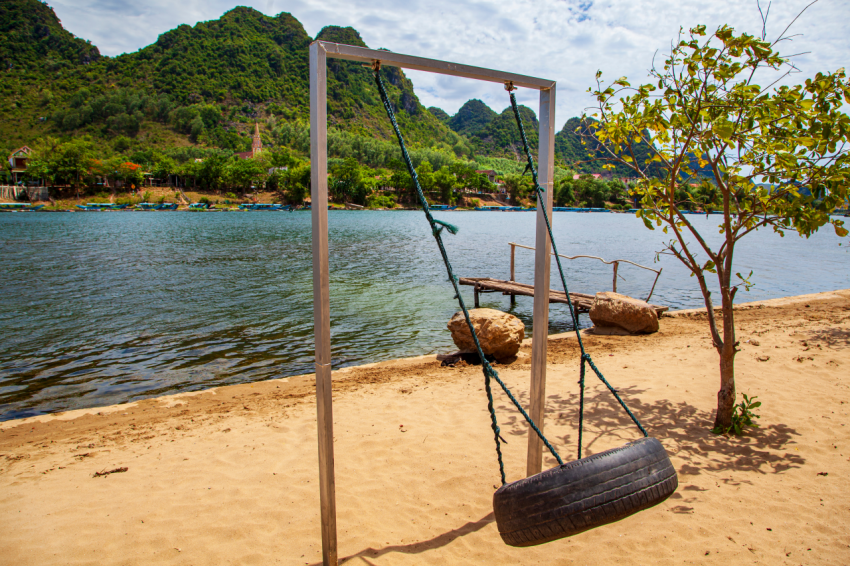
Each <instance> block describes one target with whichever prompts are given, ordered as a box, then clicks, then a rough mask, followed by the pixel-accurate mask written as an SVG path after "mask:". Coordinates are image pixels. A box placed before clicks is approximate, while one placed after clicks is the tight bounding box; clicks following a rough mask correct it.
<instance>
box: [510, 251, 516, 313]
mask: <svg viewBox="0 0 850 566" xmlns="http://www.w3.org/2000/svg"><path fill="white" fill-rule="evenodd" d="M515 257H516V245H515V244H514V243H513V242H511V281H516V272H515V270H514V258H515ZM515 304H516V295H511V306H514V305H515Z"/></svg>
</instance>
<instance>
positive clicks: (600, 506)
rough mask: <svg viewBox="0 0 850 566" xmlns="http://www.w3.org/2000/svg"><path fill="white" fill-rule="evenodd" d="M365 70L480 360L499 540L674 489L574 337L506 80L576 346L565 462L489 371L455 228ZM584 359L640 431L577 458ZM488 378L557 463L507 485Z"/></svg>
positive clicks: (644, 502)
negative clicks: (434, 208) (437, 213)
mask: <svg viewBox="0 0 850 566" xmlns="http://www.w3.org/2000/svg"><path fill="white" fill-rule="evenodd" d="M373 69H374V71H375V83H376V84H377V86H378V92H379V93H380V95H381V101H382V102H383V104H384V108H385V109H386V112H387V116H388V117H389V119H390V122H391V123H392V126H393V130H394V131H395V134H396V137H397V138H398V142H399V146H400V148H401V154H402V157H403V158H404V162H405V164H406V165H407V169H408V172H409V173H410V176H411V178H412V179H413V185H414V187H415V188H416V192H417V195H418V197H419V200H420V203H421V204H422V210H423V211H424V212H425V217H426V219H427V220H428V223H429V224H430V226H431V232H432V234H433V235H434V239H435V240H436V241H437V247H438V248H439V250H440V255H441V256H442V258H443V263H444V264H445V266H446V271H447V273H448V276H449V281H451V283H452V286H453V287H454V290H455V298H456V299H457V301H458V304H459V306H460V308H461V310H462V311H463V315H464V317H465V319H466V323H467V325H468V327H469V330H470V333H471V334H472V339H473V341H474V343H475V348H476V350H477V351H478V355H479V357H480V359H481V367H482V371H483V373H484V389H485V391H486V393H487V408H488V410H489V412H490V422H491V425H490V426H491V428H492V429H493V435H494V439H495V441H496V456H497V459H498V461H499V473H500V475H501V479H502V487H500V488H499V489H498V490H496V492H495V493H494V494H493V511H494V514H495V517H496V524H497V526H498V529H499V534H500V535H501V537H502V540H503V541H504V542H505V543H506V544H508V545H511V546H519V547H524V546H534V545H537V544H542V543H546V542H551V541H553V540H557V539H559V538H564V537H568V536H572V535H575V534H578V533H581V532H583V531H586V530H589V529H592V528H594V527H599V526H601V525H604V524H607V523H612V522H614V521H618V520H620V519H623V518H625V517H628V516H629V515H632V514H634V513H637V512H638V511H642V510H644V509H647V508H649V507H652V506H653V505H657V504H658V503H661V502H662V501H664V500H665V499H667V497H669V496H670V495H671V494H672V493H673V492H674V491H676V488H677V486H678V478H677V477H676V470H675V469H674V468H673V465H672V464H671V462H670V458H669V457H668V456H667V452H666V451H665V450H664V447H663V446H662V445H661V443H660V442H659V441H658V440H657V439H655V438H650V437H649V435H648V433H647V432H646V429H644V428H643V426H642V425H641V424H640V422H639V421H638V419H637V418H636V417H635V416H634V415H633V414H632V412H631V411H630V410H629V408H628V407H627V406H626V404H625V402H623V400H622V399H621V398H620V396H619V395H618V394H617V391H616V390H615V389H614V388H613V387H612V386H611V384H609V383H608V381H607V380H606V379H605V377H603V375H602V373H601V372H600V371H599V369H597V367H596V365H595V364H594V363H593V360H592V359H591V357H590V355H589V354H587V353H586V352H585V350H584V344H583V343H582V340H581V333H580V332H579V327H578V317H577V315H576V312H575V308H574V307H573V304H572V301H571V300H570V294H569V292H568V290H567V284H566V278H565V277H564V271H563V269H562V267H561V261H560V258H559V256H558V250H557V248H556V247H555V241H554V238H553V237H552V226H551V223H550V222H549V216H548V214H547V212H546V205H545V199H544V198H543V188H542V187H540V185H539V184H538V181H537V171H536V169H535V168H534V161H533V159H532V157H531V152H530V150H529V147H528V140H527V138H526V135H525V129H524V128H523V125H522V118H521V117H520V115H519V110H518V109H517V103H516V97H515V96H514V94H513V90H514V87H513V85H512V84H510V83H507V84H506V85H505V88H506V89H507V90H508V91H509V93H510V99H511V106H512V108H513V111H514V115H515V117H516V120H517V126H518V128H519V131H520V135H521V137H522V143H523V148H524V150H525V154H526V157H527V159H528V165H527V166H526V172H528V171H530V172H531V176H532V180H533V184H534V190H535V193H536V195H537V206H540V207H543V208H542V211H543V215H544V218H545V219H546V227H547V229H548V231H549V239H550V241H551V242H552V248H553V252H554V254H555V259H556V263H557V265H558V272H559V273H560V276H561V283H562V285H563V288H564V294H565V296H566V297H567V299H568V303H567V304H568V306H569V309H570V315H571V317H572V320H573V326H574V328H575V332H576V337H577V339H578V344H579V347H580V349H581V365H580V376H581V377H580V380H579V392H580V404H579V429H578V459H577V460H575V461H573V462H569V463H566V464H565V463H564V462H563V460H562V459H561V457H560V456H559V455H558V452H557V451H556V450H555V448H554V447H553V446H552V444H551V443H550V442H549V440H548V439H547V438H546V437H545V436H544V435H543V433H542V431H541V430H540V429H539V428H538V426H537V425H536V424H535V423H534V421H533V420H532V419H531V417H530V416H529V415H528V413H527V412H526V411H525V409H524V408H523V407H522V405H521V404H520V402H519V401H518V400H517V399H516V397H514V395H513V394H512V393H511V391H510V389H508V387H507V385H505V383H504V382H503V381H502V379H501V378H500V377H499V374H498V373H497V372H496V370H494V369H493V367H492V366H491V365H490V363H489V362H488V361H487V360H486V359H485V356H484V352H483V350H482V349H481V344H480V343H479V341H478V336H477V334H476V332H475V328H474V327H473V325H472V321H471V320H470V318H469V311H468V310H467V308H466V304H465V303H464V301H463V297H462V296H461V294H460V289H459V288H458V278H457V276H456V275H455V274H454V272H453V270H452V266H451V263H450V262H449V258H448V255H447V253H446V249H445V246H444V245H443V240H442V232H443V229H446V230H448V231H449V233H451V234H456V233H457V228H456V227H455V226H453V225H451V224H449V223H447V222H443V221H441V220H437V219H435V218H434V217H433V216H432V215H431V211H430V209H429V207H428V201H427V199H426V198H425V194H424V193H423V192H422V188H421V186H420V185H419V179H418V177H417V175H416V170H415V169H414V167H413V162H412V161H411V159H410V155H409V154H408V152H407V148H406V146H405V143H404V138H403V137H402V135H401V131H400V130H399V127H398V123H397V122H396V119H395V113H394V111H393V108H392V105H391V104H390V101H389V98H388V96H387V91H386V89H385V88H384V83H383V81H382V80H381V73H380V70H381V65H380V61H375V62H374V63H373ZM587 365H590V368H591V369H592V370H593V371H594V373H596V375H597V376H598V377H599V379H600V380H601V381H602V382H603V383H604V384H605V385H606V386H607V387H608V389H609V390H610V391H611V393H612V394H613V395H614V397H615V398H616V399H617V401H618V402H619V403H620V405H621V406H622V407H623V409H624V410H625V411H626V413H627V414H628V415H629V417H631V419H632V421H634V423H635V424H636V425H637V427H638V428H639V429H640V431H641V432H642V433H643V436H644V438H642V439H640V440H637V441H634V442H629V443H627V444H626V445H624V446H622V447H620V448H614V449H612V450H606V451H605V452H601V453H599V454H595V455H593V456H590V457H588V458H582V457H581V439H582V429H583V420H584V377H585V370H586V366H587ZM491 380H493V381H495V382H496V383H497V384H498V385H499V387H501V389H502V391H504V392H505V394H506V395H507V397H508V399H510V401H511V402H512V403H513V404H514V406H515V407H516V408H517V410H518V411H519V412H520V414H522V416H523V418H525V420H526V422H528V424H529V426H530V427H531V429H532V430H533V431H534V432H535V433H536V434H537V435H538V436H539V437H540V440H541V441H542V442H543V444H544V445H545V446H546V448H547V449H548V450H549V452H550V453H551V454H552V456H554V458H555V460H557V462H558V466H556V467H554V468H552V469H550V470H546V471H544V472H541V473H539V474H536V475H534V476H531V477H528V478H524V479H521V480H518V481H515V482H511V483H507V481H506V479H505V467H504V463H503V461H502V449H501V442H503V440H502V438H501V436H500V429H499V425H498V422H497V420H496V411H495V409H494V408H493V392H492V388H491Z"/></svg>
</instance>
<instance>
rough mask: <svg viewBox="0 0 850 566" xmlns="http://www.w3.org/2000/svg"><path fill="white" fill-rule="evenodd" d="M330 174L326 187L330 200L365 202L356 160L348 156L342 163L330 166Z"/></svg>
mask: <svg viewBox="0 0 850 566" xmlns="http://www.w3.org/2000/svg"><path fill="white" fill-rule="evenodd" d="M330 173H331V176H330V178H329V179H328V189H329V190H330V193H331V198H332V200H335V201H337V202H355V201H362V202H355V204H365V203H366V195H365V194H363V192H364V191H363V183H362V179H361V177H362V172H361V169H360V165H359V164H358V163H357V160H356V159H354V158H353V157H348V158H346V159H345V160H343V162H342V163H340V164H338V165H335V166H333V167H331V171H330Z"/></svg>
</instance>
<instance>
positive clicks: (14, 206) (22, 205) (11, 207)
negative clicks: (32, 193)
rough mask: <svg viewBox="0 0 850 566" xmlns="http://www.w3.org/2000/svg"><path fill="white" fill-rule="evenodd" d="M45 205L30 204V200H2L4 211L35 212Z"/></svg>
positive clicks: (1, 209) (1, 205) (0, 203)
mask: <svg viewBox="0 0 850 566" xmlns="http://www.w3.org/2000/svg"><path fill="white" fill-rule="evenodd" d="M43 207H44V205H43V204H30V203H28V202H0V211H3V212H34V211H36V210H38V209H40V208H43Z"/></svg>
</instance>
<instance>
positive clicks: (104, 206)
mask: <svg viewBox="0 0 850 566" xmlns="http://www.w3.org/2000/svg"><path fill="white" fill-rule="evenodd" d="M128 206H129V205H128V204H113V203H111V202H87V203H86V204H78V205H77V208H79V209H80V210H87V211H92V210H124V209H125V208H127V207H128Z"/></svg>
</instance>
